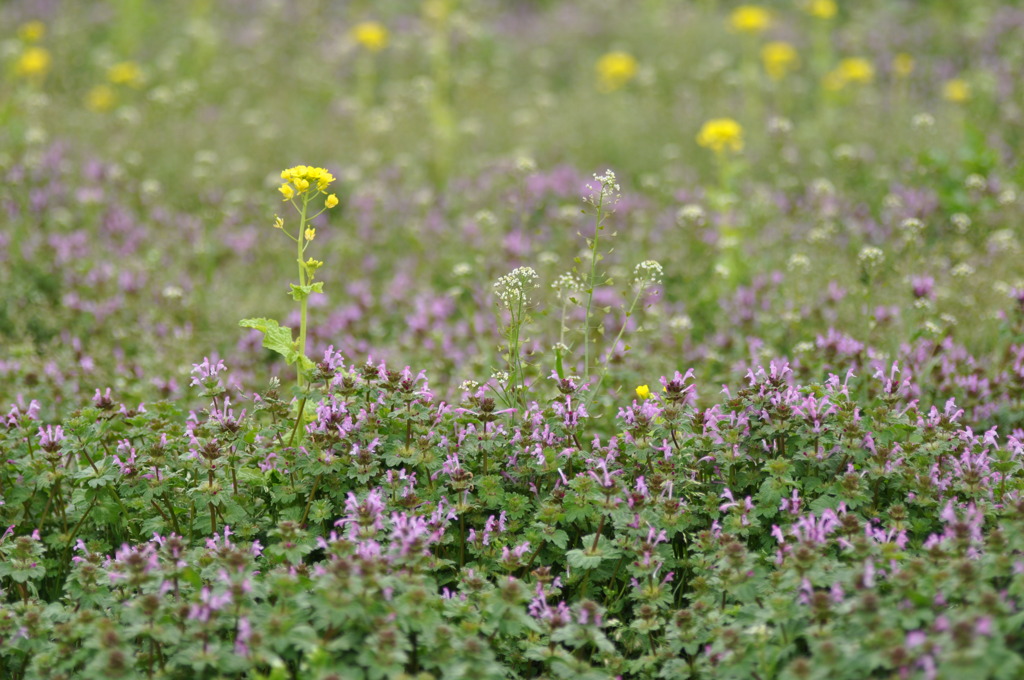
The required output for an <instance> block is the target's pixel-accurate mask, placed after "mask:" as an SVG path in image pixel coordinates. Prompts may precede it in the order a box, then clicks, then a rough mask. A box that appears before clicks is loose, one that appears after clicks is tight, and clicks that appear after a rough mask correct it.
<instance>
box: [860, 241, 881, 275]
mask: <svg viewBox="0 0 1024 680" xmlns="http://www.w3.org/2000/svg"><path fill="white" fill-rule="evenodd" d="M884 261H885V253H884V252H882V249H881V248H876V247H875V246H864V247H863V248H861V249H860V253H859V254H858V255H857V262H859V263H860V265H861V266H862V267H864V268H865V269H867V270H872V271H873V270H875V269H878V267H879V266H881V264H882V262H884Z"/></svg>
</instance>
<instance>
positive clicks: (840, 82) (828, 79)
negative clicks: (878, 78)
mask: <svg viewBox="0 0 1024 680" xmlns="http://www.w3.org/2000/svg"><path fill="white" fill-rule="evenodd" d="M874 78H875V67H874V66H872V65H871V62H870V61H868V60H867V59H864V58H863V57H849V58H847V59H843V60H842V61H840V62H839V65H838V66H836V67H835V68H834V69H832V70H831V71H830V72H829V73H828V74H827V75H826V76H825V81H824V85H825V88H826V89H829V90H841V89H843V88H844V87H846V85H847V84H848V83H855V84H858V85H867V84H868V83H870V82H871V81H872V80H874Z"/></svg>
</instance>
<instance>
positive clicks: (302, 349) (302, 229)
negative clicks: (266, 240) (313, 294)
mask: <svg viewBox="0 0 1024 680" xmlns="http://www.w3.org/2000/svg"><path fill="white" fill-rule="evenodd" d="M308 206H309V194H306V196H305V197H304V199H303V201H302V211H301V213H300V216H299V238H298V239H297V244H298V245H297V246H296V247H297V249H298V250H297V255H296V257H297V258H298V262H299V285H300V286H305V285H306V266H305V265H304V264H303V262H302V251H303V250H304V249H305V246H306V208H307V207H308ZM306 303H307V298H306V297H305V296H303V298H302V302H300V303H299V305H300V320H299V355H300V356H303V357H304V356H306ZM297 363H298V373H299V388H300V389H301V388H302V384H303V379H302V363H301V362H297ZM299 417H300V418H301V417H302V414H301V413H300V414H299Z"/></svg>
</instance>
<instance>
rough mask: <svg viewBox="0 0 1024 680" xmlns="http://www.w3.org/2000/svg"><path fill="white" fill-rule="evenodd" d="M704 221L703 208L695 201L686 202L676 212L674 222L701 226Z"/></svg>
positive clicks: (680, 224) (681, 224) (682, 224)
mask: <svg viewBox="0 0 1024 680" xmlns="http://www.w3.org/2000/svg"><path fill="white" fill-rule="evenodd" d="M705 221H706V215H705V213H704V208H702V207H700V206H699V205H697V204H696V203H687V204H686V205H684V206H683V207H681V208H680V209H679V211H678V212H676V224H678V225H679V226H690V227H703V226H704V222H705Z"/></svg>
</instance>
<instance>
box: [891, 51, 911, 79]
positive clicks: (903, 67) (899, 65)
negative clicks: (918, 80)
mask: <svg viewBox="0 0 1024 680" xmlns="http://www.w3.org/2000/svg"><path fill="white" fill-rule="evenodd" d="M892 72H893V74H894V75H895V76H896V77H898V78H906V77H907V76H909V75H910V74H911V73H913V72H914V58H913V57H912V56H910V55H909V54H907V53H906V52H900V53H899V54H897V55H896V56H895V57H893V58H892Z"/></svg>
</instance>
